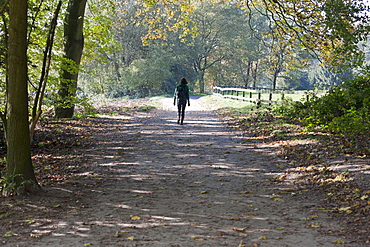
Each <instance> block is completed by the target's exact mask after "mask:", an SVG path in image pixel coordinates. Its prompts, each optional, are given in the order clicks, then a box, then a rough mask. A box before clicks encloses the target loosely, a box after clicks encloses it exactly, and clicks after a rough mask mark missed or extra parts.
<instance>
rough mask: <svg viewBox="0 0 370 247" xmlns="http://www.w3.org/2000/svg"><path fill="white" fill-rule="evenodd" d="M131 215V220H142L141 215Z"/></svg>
mask: <svg viewBox="0 0 370 247" xmlns="http://www.w3.org/2000/svg"><path fill="white" fill-rule="evenodd" d="M130 217H131V220H140V217H139V216H136V215H131V216H130Z"/></svg>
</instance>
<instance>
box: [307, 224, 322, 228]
mask: <svg viewBox="0 0 370 247" xmlns="http://www.w3.org/2000/svg"><path fill="white" fill-rule="evenodd" d="M309 226H310V227H312V228H321V225H315V224H309Z"/></svg>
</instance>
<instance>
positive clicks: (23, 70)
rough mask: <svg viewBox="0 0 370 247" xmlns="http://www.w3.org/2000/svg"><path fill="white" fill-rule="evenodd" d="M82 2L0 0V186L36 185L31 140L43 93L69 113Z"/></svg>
mask: <svg viewBox="0 0 370 247" xmlns="http://www.w3.org/2000/svg"><path fill="white" fill-rule="evenodd" d="M86 2H87V0H69V1H68V2H67V3H63V1H58V2H55V1H48V0H45V1H44V0H30V1H24V0H12V1H1V2H0V14H1V17H2V19H1V25H0V42H1V46H0V59H1V66H0V89H1V91H0V92H1V95H0V96H1V97H0V101H1V109H0V110H1V112H0V116H1V120H2V125H3V129H4V132H5V138H6V146H7V149H6V150H7V157H6V166H7V167H6V168H7V169H6V174H4V177H5V180H6V181H5V182H2V183H1V184H5V185H4V186H6V185H12V188H15V187H19V186H20V185H22V186H25V187H30V185H31V184H33V185H35V184H36V185H37V180H36V177H35V174H34V171H33V166H32V161H31V141H32V137H33V132H34V129H35V127H36V125H37V122H38V120H39V118H40V117H41V115H42V110H43V108H44V103H45V100H44V99H45V97H48V98H49V99H50V100H52V102H53V105H54V108H55V116H56V117H58V118H64V117H72V116H73V111H74V104H75V101H74V98H75V97H74V95H75V92H76V87H77V77H78V71H79V69H78V68H79V65H80V61H81V56H82V51H83V44H84V38H83V21H84V16H85V7H86ZM63 22H64V25H63V24H62V23H63ZM1 179H2V181H4V178H1ZM2 189H4V188H2Z"/></svg>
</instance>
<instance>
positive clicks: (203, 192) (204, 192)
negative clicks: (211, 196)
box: [199, 191, 208, 194]
mask: <svg viewBox="0 0 370 247" xmlns="http://www.w3.org/2000/svg"><path fill="white" fill-rule="evenodd" d="M199 193H200V194H208V191H201V192H199Z"/></svg>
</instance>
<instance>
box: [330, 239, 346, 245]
mask: <svg viewBox="0 0 370 247" xmlns="http://www.w3.org/2000/svg"><path fill="white" fill-rule="evenodd" d="M344 243H345V242H344V241H343V240H340V239H337V240H334V241H333V244H344Z"/></svg>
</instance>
